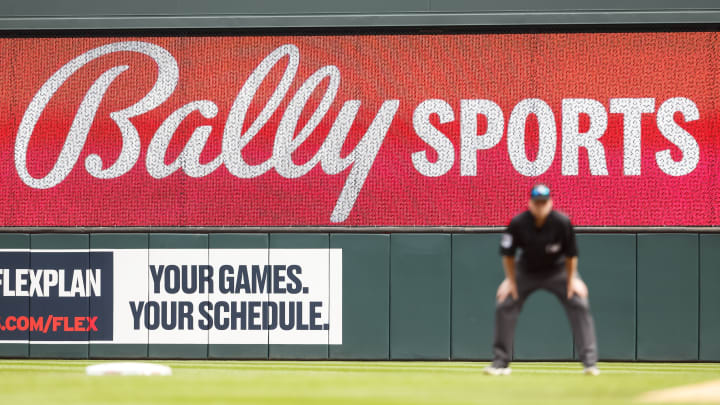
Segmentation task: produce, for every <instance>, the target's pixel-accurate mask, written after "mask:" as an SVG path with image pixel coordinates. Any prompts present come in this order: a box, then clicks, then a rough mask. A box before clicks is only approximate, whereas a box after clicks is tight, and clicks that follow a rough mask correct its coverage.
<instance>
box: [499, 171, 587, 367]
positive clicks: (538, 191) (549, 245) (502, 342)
mask: <svg viewBox="0 0 720 405" xmlns="http://www.w3.org/2000/svg"><path fill="white" fill-rule="evenodd" d="M528 207H529V209H528V210H527V211H524V212H522V213H520V214H518V215H517V216H515V217H514V218H513V219H512V220H511V221H510V225H508V227H507V229H506V230H505V233H503V235H502V239H501V241H500V254H501V255H502V263H503V268H504V269H505V280H503V282H502V283H501V284H500V287H499V288H498V291H497V302H496V308H495V336H494V343H493V362H492V365H491V366H489V367H487V368H486V369H485V373H486V374H490V375H508V374H510V367H509V364H510V360H511V359H512V351H513V339H514V335H515V324H516V322H517V318H518V314H519V313H520V309H521V308H522V306H523V303H524V302H525V300H526V299H527V297H528V296H529V295H530V294H531V293H532V292H533V291H535V290H537V289H539V288H543V289H545V290H548V291H550V292H551V293H553V294H555V296H557V297H558V299H559V300H560V302H562V304H563V306H564V307H565V312H566V313H567V316H568V318H569V319H570V325H571V327H572V331H573V336H574V338H575V347H576V350H577V353H578V354H579V357H580V360H581V361H582V363H583V365H584V367H585V368H584V372H585V374H588V375H598V374H599V373H600V371H599V370H598V368H597V367H596V366H595V362H596V361H597V344H596V340H595V326H594V323H593V319H592V315H591V314H590V306H589V303H588V290H587V286H586V285H585V283H584V282H583V281H582V280H581V279H580V277H579V276H578V274H577V255H578V250H577V246H576V244H575V231H574V230H573V226H572V224H571V223H570V219H569V218H568V217H567V216H565V215H564V214H562V213H560V212H558V211H554V210H553V209H552V199H551V198H550V189H549V188H548V187H547V186H546V185H544V184H537V185H535V186H534V187H533V188H532V190H531V191H530V202H529V203H528ZM518 247H519V248H520V254H519V256H518V259H517V261H516V260H515V251H516V250H517V248H518ZM516 269H517V271H516Z"/></svg>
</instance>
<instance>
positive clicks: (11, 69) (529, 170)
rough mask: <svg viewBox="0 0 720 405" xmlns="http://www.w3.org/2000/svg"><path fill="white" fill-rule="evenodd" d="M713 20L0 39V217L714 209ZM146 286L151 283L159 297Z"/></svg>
mask: <svg viewBox="0 0 720 405" xmlns="http://www.w3.org/2000/svg"><path fill="white" fill-rule="evenodd" d="M719 44H720V34H719V33H716V32H669V33H668V32H657V33H536V34H462V35H450V34H447V35H445V34H443V35H340V36H332V35H329V36H313V35H305V36H303V35H298V36H238V37H223V36H208V37H202V36H191V37H124V38H123V37H102V38H82V37H80V38H77V37H56V38H2V39H0V46H1V47H2V64H0V98H1V99H2V104H1V105H0V109H1V110H0V113H1V114H0V117H1V118H0V120H1V121H0V131H1V134H0V155H1V156H2V157H3V158H2V159H0V174H1V175H2V177H3V181H2V182H1V183H0V224H1V225H2V226H7V227H15V226H504V225H506V224H507V222H508V220H509V219H510V218H511V217H512V216H513V215H514V214H516V213H517V212H518V211H519V210H522V209H523V208H524V207H525V203H526V200H527V197H528V195H527V193H528V190H529V188H530V186H531V185H532V184H534V183H536V182H544V183H546V184H548V185H549V186H550V187H551V189H552V190H553V193H554V196H555V197H554V198H555V203H556V207H557V208H558V209H560V210H562V211H564V212H565V213H567V214H568V215H569V216H570V218H571V219H572V220H573V222H574V224H576V225H582V226H665V225H674V226H713V225H720V213H719V212H718V210H717V209H716V207H717V205H718V204H717V203H718V200H717V199H718V197H717V196H718V195H720V193H719V192H720V190H719V187H718V176H717V172H718V164H719V163H720V161H719V158H718V149H719V148H718V147H719V145H718V140H719V139H720V137H718V130H719V129H720V121H719V119H720V117H718V114H717V111H719V110H720V105H719V104H720V98H719V96H718V94H719V93H718V91H716V90H717V89H718V79H719V78H718V72H720V61H719V60H718V58H717V57H716V55H715V53H714V50H715V49H716V48H717V46H718V45H719ZM158 294H161V293H158Z"/></svg>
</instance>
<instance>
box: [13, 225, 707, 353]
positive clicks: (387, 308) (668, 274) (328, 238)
mask: <svg viewBox="0 0 720 405" xmlns="http://www.w3.org/2000/svg"><path fill="white" fill-rule="evenodd" d="M196 240H197V241H199V242H198V243H201V244H203V246H209V247H211V248H212V247H236V248H258V247H268V246H269V247H271V248H272V247H278V248H327V247H330V248H342V249H343V342H344V343H343V344H342V345H338V346H332V345H331V346H329V347H328V346H322V345H311V346H303V345H270V346H269V347H268V346H257V345H256V346H253V347H241V346H240V345H238V347H231V348H228V347H209V348H208V347H206V346H205V345H195V347H184V348H183V353H185V354H188V353H191V355H192V356H191V357H193V358H205V357H210V358H271V359H285V358H314V359H323V358H330V359H397V360H400V359H402V360H405V359H438V360H448V359H451V360H487V359H489V358H490V354H491V337H492V319H493V309H494V294H495V289H496V287H497V285H498V284H499V283H500V281H501V280H502V277H503V275H502V269H501V265H500V257H499V255H498V248H497V246H498V242H499V235H498V234H497V233H459V234H442V233H424V234H422V233H396V234H357V233H341V234H327V233H313V234H290V233H283V234H210V235H209V236H208V235H207V234H194V235H180V234H174V235H173V234H150V235H148V234H113V235H111V236H107V235H97V234H92V235H87V234H74V235H71V234H53V235H48V234H33V235H28V234H0V249H29V248H45V249H48V248H52V249H78V248H80V249H84V248H90V247H92V246H91V245H93V244H96V245H97V246H102V247H103V248H113V247H115V248H127V247H133V248H142V247H145V246H151V245H152V246H155V247H157V246H162V247H167V248H173V247H178V248H181V247H187V243H189V242H188V241H196ZM578 243H579V249H580V259H579V269H580V274H581V276H582V277H583V278H584V279H585V280H586V282H587V284H588V285H589V287H590V302H591V308H592V310H593V313H594V316H595V321H596V324H597V331H598V341H599V349H600V357H601V359H603V360H640V361H645V360H647V361H655V360H657V361H660V360H662V361H675V360H677V361H693V360H700V361H720V293H718V287H720V235H717V234H697V233H665V234H663V233H648V234H607V233H592V234H582V233H581V234H578ZM176 244H177V246H175V245H176ZM228 244H230V245H232V246H230V245H228ZM193 246H194V245H193ZM28 260H30V257H29V255H28ZM29 265H32V264H29ZM1 304H2V303H1V302H0V305H1ZM28 311H29V312H32V303H28ZM30 339H31V340H32V336H30ZM105 349H107V348H105ZM105 349H103V348H102V347H94V346H92V345H90V347H88V345H87V344H79V345H71V346H68V345H28V344H0V356H2V357H72V358H87V357H91V358H92V357H112V356H116V357H134V358H138V357H145V356H147V354H148V353H149V355H150V357H157V356H160V357H168V355H170V357H173V356H172V353H170V354H168V353H166V352H167V350H174V349H173V348H167V347H160V346H158V347H154V346H152V345H151V346H150V347H146V346H145V345H139V346H136V347H130V348H125V349H127V350H125V349H123V350H124V351H123V350H121V351H113V350H111V348H110V349H108V350H105ZM176 355H177V356H175V357H182V356H181V355H182V353H176ZM515 358H516V359H517V360H571V359H573V358H574V350H573V342H572V337H571V333H570V328H569V326H568V322H567V319H566V318H565V314H564V313H563V312H562V307H561V306H560V304H559V302H557V300H556V299H555V298H554V297H552V296H551V295H550V294H548V293H546V292H542V291H541V292H538V293H536V294H535V295H533V296H531V298H530V299H529V300H528V302H527V303H526V305H525V309H524V310H523V313H522V314H521V317H520V320H519V324H518V328H517V336H516V353H515Z"/></svg>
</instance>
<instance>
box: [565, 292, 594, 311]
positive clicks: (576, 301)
mask: <svg viewBox="0 0 720 405" xmlns="http://www.w3.org/2000/svg"><path fill="white" fill-rule="evenodd" d="M568 306H569V307H570V308H572V309H574V310H580V311H589V310H590V301H589V300H588V299H587V298H583V297H581V296H579V295H577V294H575V295H573V296H572V298H570V299H569V300H568Z"/></svg>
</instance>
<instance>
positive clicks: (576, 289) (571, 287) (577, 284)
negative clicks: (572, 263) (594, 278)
mask: <svg viewBox="0 0 720 405" xmlns="http://www.w3.org/2000/svg"><path fill="white" fill-rule="evenodd" d="M573 294H577V295H578V296H579V297H580V298H587V296H588V288H587V286H586V285H585V283H584V282H583V281H582V280H581V279H579V278H577V277H573V278H572V280H570V281H568V286H567V297H568V299H570V298H572V296H573Z"/></svg>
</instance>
